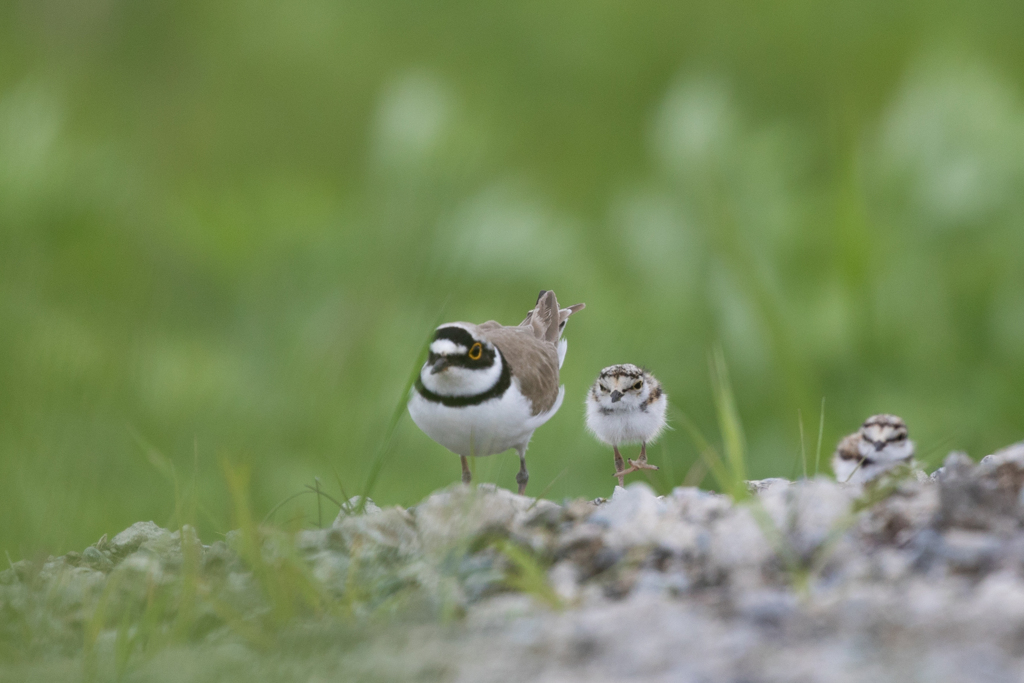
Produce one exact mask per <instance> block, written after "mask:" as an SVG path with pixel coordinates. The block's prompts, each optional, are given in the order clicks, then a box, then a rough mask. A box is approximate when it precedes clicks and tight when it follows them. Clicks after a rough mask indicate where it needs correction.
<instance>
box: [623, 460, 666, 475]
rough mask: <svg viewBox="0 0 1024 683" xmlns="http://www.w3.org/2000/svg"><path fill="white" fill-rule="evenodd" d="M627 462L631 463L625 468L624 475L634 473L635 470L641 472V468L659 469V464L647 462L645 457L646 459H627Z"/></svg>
mask: <svg viewBox="0 0 1024 683" xmlns="http://www.w3.org/2000/svg"><path fill="white" fill-rule="evenodd" d="M626 462H628V463H629V467H628V468H626V469H625V470H623V472H622V474H623V475H627V474H632V473H633V472H639V471H640V470H656V469H658V467H657V465H652V464H650V463H649V462H647V460H646V459H644V460H627V461H626Z"/></svg>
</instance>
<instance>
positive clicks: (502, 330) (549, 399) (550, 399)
mask: <svg viewBox="0 0 1024 683" xmlns="http://www.w3.org/2000/svg"><path fill="white" fill-rule="evenodd" d="M477 329H478V330H479V331H480V333H481V334H482V335H483V336H484V337H485V338H486V339H487V341H489V342H491V343H492V344H494V345H495V346H496V347H498V350H499V351H500V352H501V355H502V356H504V357H505V360H507V361H508V364H509V367H511V368H512V376H513V377H515V378H517V379H518V380H519V390H520V391H521V392H523V396H525V397H526V398H527V399H529V400H530V402H531V403H532V404H533V414H534V415H538V414H540V413H543V412H544V411H546V410H548V409H549V408H551V406H553V405H555V400H556V399H557V398H558V347H557V346H556V345H555V343H554V342H550V341H545V340H543V339H538V338H537V337H535V336H534V331H533V327H532V326H530V327H505V326H504V325H501V324H499V323H496V322H494V321H493V320H492V321H490V322H486V323H484V324H482V325H478V326H477Z"/></svg>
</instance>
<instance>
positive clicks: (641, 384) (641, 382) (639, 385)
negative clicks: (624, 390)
mask: <svg viewBox="0 0 1024 683" xmlns="http://www.w3.org/2000/svg"><path fill="white" fill-rule="evenodd" d="M643 385H644V383H643V380H637V382H636V384H634V385H633V390H634V391H640V387H642V386H643Z"/></svg>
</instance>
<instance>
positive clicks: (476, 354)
mask: <svg viewBox="0 0 1024 683" xmlns="http://www.w3.org/2000/svg"><path fill="white" fill-rule="evenodd" d="M483 352H484V347H483V346H481V345H480V342H477V343H476V344H473V346H472V348H470V349H469V359H470V360H480V356H481V355H483Z"/></svg>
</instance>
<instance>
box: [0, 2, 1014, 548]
mask: <svg viewBox="0 0 1024 683" xmlns="http://www.w3.org/2000/svg"><path fill="white" fill-rule="evenodd" d="M1022 25H1024V5H1021V4H1020V3H1011V2H1000V3H995V2H993V3H983V2H982V3H972V4H970V5H963V4H958V3H946V2H930V3H925V2H903V3H891V2H880V1H868V2H863V1H857V2H854V1H852V0H851V1H845V2H835V3H814V2H808V1H785V2H777V3H751V2H739V1H726V2H722V1H720V0H696V1H690V2H677V3H670V2H653V1H650V0H636V1H634V2H629V3H625V2H623V3H597V4H595V3H580V2H558V3H550V2H549V3H512V4H506V5H495V4H485V3H484V4H482V3H468V2H453V3H416V2H399V1H391V0H382V1H379V2H374V3H347V2H338V1H337V0H300V1H298V2H292V3H279V2H265V1H251V2H223V3H198V2H169V1H163V2H148V3H138V2H124V1H121V0H85V1H80V2H70V1H67V0H33V1H27V0H24V1H21V2H15V1H11V2H5V3H0V519H2V520H3V524H0V548H3V549H6V550H8V552H10V553H11V555H12V556H15V557H17V556H25V555H31V554H34V553H37V552H46V551H49V552H56V551H60V550H66V549H73V548H77V549H81V548H82V547H84V546H85V545H87V544H88V543H89V542H91V541H93V540H95V539H96V538H98V537H99V536H100V534H102V533H104V532H116V531H118V530H120V529H122V528H124V527H126V526H128V525H129V524H130V523H132V522H134V521H137V520H142V519H151V518H152V519H155V520H156V521H158V522H159V523H167V522H168V520H169V518H170V517H171V516H172V515H173V510H174V497H175V493H174V491H173V490H172V487H170V486H169V485H168V484H167V481H166V479H165V478H163V477H162V476H161V474H160V472H159V471H158V470H157V468H154V467H153V466H152V462H163V460H162V459H161V458H166V459H168V460H169V461H171V462H173V463H175V467H176V469H177V471H178V473H179V475H181V478H182V480H183V481H190V480H191V479H192V477H193V474H194V477H195V481H196V486H197V488H198V496H199V498H200V499H201V500H202V501H203V503H204V506H205V508H206V509H208V510H209V511H210V514H209V515H208V517H209V518H208V519H205V520H201V524H200V534H201V536H203V538H204V540H207V539H208V537H209V535H210V534H211V533H212V532H213V531H218V530H219V531H223V530H224V529H225V528H226V525H227V524H228V522H227V520H228V519H229V514H228V508H229V504H228V503H227V500H226V499H227V495H226V487H225V483H224V481H223V477H222V475H221V472H222V469H221V465H220V463H221V462H222V461H225V460H227V461H230V462H234V463H246V464H247V466H248V467H249V468H250V469H251V471H252V473H253V479H254V481H253V485H254V487H255V491H254V504H255V505H256V507H257V509H258V510H259V511H267V510H269V509H270V508H271V507H272V506H273V505H274V504H275V503H276V502H278V501H280V500H281V499H283V498H284V497H286V496H287V495H289V494H291V493H294V492H295V491H298V490H302V487H303V485H304V484H307V483H310V482H312V481H313V477H314V476H317V475H319V476H320V477H321V480H322V481H324V482H325V483H326V482H334V481H335V473H334V472H335V470H336V472H337V477H338V479H340V480H341V481H342V483H343V484H344V485H345V486H346V487H347V488H348V489H349V493H352V492H354V491H356V490H358V489H359V487H360V484H361V482H363V481H364V480H365V479H366V477H367V474H368V472H369V469H370V461H371V459H372V457H373V456H374V454H375V453H376V452H377V449H378V447H379V445H380V443H381V440H382V439H383V436H384V432H385V431H386V429H387V425H388V421H389V418H390V416H391V414H392V411H393V410H394V407H395V406H396V404H397V403H398V402H399V401H401V400H402V396H401V393H402V387H403V385H404V384H405V381H406V378H407V377H408V375H409V372H410V370H411V366H412V364H413V363H414V359H415V357H416V355H417V353H418V351H419V349H420V348H421V345H422V343H423V341H424V339H425V337H426V335H427V334H428V332H429V329H430V327H431V326H432V325H433V324H434V322H435V321H436V320H437V319H438V318H439V317H440V318H441V319H449V320H450V319H462V320H471V321H483V320H486V319H489V318H494V319H497V320H500V321H503V322H507V323H514V322H518V321H519V320H520V319H521V317H522V315H523V314H524V313H525V311H526V310H527V309H528V308H529V306H530V304H531V303H532V301H533V299H534V297H535V296H536V293H537V291H538V290H539V289H541V288H553V289H555V291H556V292H557V293H558V294H559V296H560V297H561V299H562V301H563V302H565V303H573V302H576V301H585V302H586V303H587V304H588V308H587V310H586V311H584V312H583V313H582V314H580V315H579V316H578V318H575V319H573V321H572V323H571V325H570V326H569V328H568V332H567V336H568V338H569V348H570V351H569V355H568V358H567V361H566V365H565V368H564V370H563V379H564V382H565V384H566V386H567V398H566V403H565V405H564V407H563V408H562V410H561V412H560V413H559V414H558V415H557V416H556V418H555V419H553V420H552V421H551V422H550V423H549V424H548V425H546V426H545V427H544V428H543V429H542V430H540V431H539V432H538V433H537V435H536V436H535V438H534V442H533V444H532V446H531V449H530V452H529V456H528V463H529V465H530V471H531V490H532V491H533V492H534V493H537V492H539V491H540V490H542V489H543V488H544V487H545V486H547V485H548V484H549V483H551V482H552V481H553V480H554V482H553V483H552V484H551V486H550V489H549V490H548V492H547V495H549V496H551V497H556V498H557V497H561V496H588V497H593V496H596V495H607V493H608V492H609V490H610V487H611V484H612V483H613V479H612V477H611V472H612V464H611V455H610V454H609V453H608V452H606V449H604V448H603V447H601V446H599V445H598V444H597V443H596V442H594V441H593V440H592V439H591V438H590V437H588V436H587V435H586V434H585V433H584V430H583V422H582V408H581V405H580V404H581V402H582V400H583V396H584V393H585V390H586V387H587V385H588V384H589V382H590V381H592V379H593V377H594V376H595V375H596V373H597V372H598V370H599V369H600V368H601V367H603V366H605V365H609V364H612V363H617V362H634V363H641V364H646V365H647V366H648V367H650V368H651V369H652V370H653V371H654V372H655V373H656V374H657V375H658V376H659V377H660V378H661V379H662V381H663V383H664V384H665V386H666V388H667V390H668V392H669V395H670V396H671V398H672V401H673V403H674V405H675V406H676V407H678V408H680V409H682V410H684V411H685V412H686V413H687V414H688V415H689V416H690V417H691V418H692V419H693V420H694V422H695V423H696V424H698V425H700V426H701V428H702V429H704V431H705V432H706V433H715V432H716V429H715V413H714V409H713V405H712V399H711V387H710V383H709V379H708V362H707V359H708V353H709V351H710V350H711V349H712V348H714V347H715V346H716V345H717V344H720V345H721V347H722V349H723V351H724V355H725V358H726V359H727V361H728V363H729V367H730V371H731V376H732V380H733V383H734V389H735V393H736V396H737V400H738V404H739V412H740V415H741V417H742V420H743V423H744V429H745V432H746V436H747V440H748V444H749V450H748V452H749V457H750V469H751V471H750V472H749V474H750V476H754V477H760V476H767V475H782V476H791V475H794V474H796V473H797V470H798V464H797V459H798V458H799V453H800V444H799V431H798V421H797V411H798V410H800V411H802V413H803V416H804V423H805V424H807V425H816V424H817V415H818V409H819V405H820V401H821V398H822V397H823V396H824V397H826V400H827V403H826V416H825V444H826V449H827V450H828V449H829V447H830V446H831V445H832V444H834V443H835V441H836V440H837V439H838V438H839V436H841V435H842V434H843V433H846V432H848V431H850V430H852V429H853V428H854V427H855V426H856V425H857V424H858V423H859V422H860V421H861V420H863V419H864V418H865V417H866V416H867V415H869V414H872V413H875V412H882V411H886V412H895V413H898V414H900V415H902V416H903V417H904V418H906V419H907V421H908V423H909V425H910V430H911V435H912V436H913V437H914V438H915V439H916V440H917V441H918V443H919V446H920V450H921V452H922V453H924V454H925V455H931V456H935V455H941V453H942V452H943V449H948V448H953V447H955V448H962V449H966V450H968V451H969V452H970V453H971V454H972V455H975V456H980V455H984V454H985V453H988V452H990V451H991V450H992V449H994V448H996V447H998V446H1001V445H1004V444H1006V443H1009V442H1011V441H1013V440H1017V439H1020V438H1022V436H1024V418H1022V416H1024V392H1022V391H1021V387H1024V351H1022V349H1024V42H1022V41H1021V40H1020V35H1019V27H1020V26H1022ZM677 424H678V422H677ZM809 438H813V434H812V435H809ZM662 444H663V445H662V446H658V447H655V449H654V450H653V451H652V461H654V462H655V463H659V464H663V470H662V472H661V473H660V474H662V475H664V476H662V477H661V478H659V479H656V482H655V483H657V484H658V485H659V486H662V487H665V486H669V485H673V484H678V483H679V482H680V481H682V479H683V476H684V474H685V473H686V472H687V470H688V468H689V467H690V466H691V465H692V464H693V463H694V462H695V461H696V460H697V459H698V454H697V452H696V449H695V448H694V446H693V445H692V443H691V442H690V441H689V438H688V436H687V434H686V432H685V430H682V429H680V430H677V431H674V432H670V433H669V434H668V435H667V437H665V439H664V440H663V442H662ZM154 453H159V454H161V455H160V456H156V455H154ZM514 460H515V457H514V455H512V454H511V453H510V454H508V455H506V456H497V457H494V458H489V459H487V460H485V461H482V462H480V463H478V466H477V470H476V471H477V475H478V477H480V478H481V479H484V480H492V481H498V482H499V483H501V484H502V485H504V486H510V485H511V484H512V481H513V476H514V473H515V462H514ZM458 471H459V468H458V461H457V459H455V458H454V457H453V456H451V455H450V454H448V453H446V452H445V451H444V450H443V449H442V448H441V447H440V446H437V445H436V444H434V443H433V442H431V441H430V440H429V439H427V438H426V437H425V436H424V435H422V434H421V433H419V432H418V430H416V428H415V427H414V426H413V425H412V424H411V423H410V422H409V421H408V420H404V421H403V422H402V423H401V424H400V425H399V427H398V430H397V432H396V434H395V440H394V442H393V444H392V448H391V449H390V451H389V455H388V458H387V460H386V462H385V464H384V468H383V469H382V471H381V475H380V478H379V481H378V485H377V488H376V490H375V491H374V497H375V499H377V500H378V502H380V503H382V504H388V503H403V504H412V503H414V502H415V501H417V500H419V499H420V498H422V497H423V496H424V495H425V494H426V493H427V492H428V491H431V490H433V489H435V488H437V487H439V486H442V485H445V484H448V483H450V482H452V481H454V480H455V479H456V478H457V476H458ZM562 472H564V474H562V476H558V475H559V474H560V473H562ZM556 477H558V478H557V480H555V478H556ZM708 483H710V482H708ZM303 504H305V507H303ZM280 514H282V515H291V514H306V515H307V519H310V518H311V515H315V506H314V505H313V503H312V502H311V501H310V500H308V499H307V500H305V502H304V503H302V504H296V505H293V506H290V507H288V508H285V509H283V511H282V512H281V513H280Z"/></svg>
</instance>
